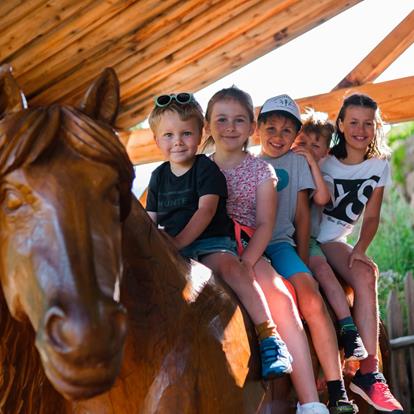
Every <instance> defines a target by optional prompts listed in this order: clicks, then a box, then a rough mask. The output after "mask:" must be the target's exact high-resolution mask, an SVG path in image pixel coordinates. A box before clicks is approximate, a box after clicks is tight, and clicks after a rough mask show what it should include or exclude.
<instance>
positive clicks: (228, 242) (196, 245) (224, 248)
mask: <svg viewBox="0 0 414 414" xmlns="http://www.w3.org/2000/svg"><path fill="white" fill-rule="evenodd" d="M180 253H181V254H182V255H183V256H184V257H187V258H188V259H194V260H200V258H201V257H202V256H206V255H208V254H212V253H230V254H232V255H233V256H237V248H236V241H235V240H233V239H231V238H230V237H225V236H223V237H208V238H206V239H199V240H195V241H193V242H192V243H191V244H189V245H188V246H186V247H184V249H181V250H180Z"/></svg>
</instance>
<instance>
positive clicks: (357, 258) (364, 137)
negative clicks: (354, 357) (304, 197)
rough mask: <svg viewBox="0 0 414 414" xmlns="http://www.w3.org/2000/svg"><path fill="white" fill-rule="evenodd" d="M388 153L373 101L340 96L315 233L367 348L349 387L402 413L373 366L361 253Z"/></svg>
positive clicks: (368, 282) (375, 219)
mask: <svg viewBox="0 0 414 414" xmlns="http://www.w3.org/2000/svg"><path fill="white" fill-rule="evenodd" d="M388 154H389V152H388V149H387V147H386V145H385V143H384V134H383V130H382V122H381V118H380V115H379V109H378V106H377V103H376V102H375V101H374V100H373V99H371V98H370V97H368V96H366V95H361V94H355V95H351V96H349V97H348V98H346V99H345V100H344V102H343V105H342V107H341V109H340V111H339V114H338V117H337V120H336V132H335V136H334V145H333V147H332V148H331V150H330V155H329V156H328V157H326V159H325V161H324V162H323V164H322V165H321V171H322V175H323V177H324V179H325V181H326V182H327V184H328V187H329V189H330V192H331V197H332V200H331V203H330V204H328V205H327V206H326V207H325V209H324V210H323V213H322V221H321V225H320V231H319V235H318V238H317V239H318V241H319V242H320V243H322V250H323V252H324V253H325V255H326V256H327V258H328V261H329V263H330V264H331V266H332V267H333V268H334V270H335V271H336V272H337V273H338V274H340V275H341V277H342V278H343V279H344V280H345V281H346V282H347V283H348V284H349V285H350V286H351V287H352V288H353V290H354V294H355V300H354V307H353V314H354V320H355V323H356V325H357V327H358V330H359V333H360V335H361V337H362V340H363V342H364V345H365V348H366V350H367V351H368V357H367V358H366V359H364V360H362V361H360V369H359V370H358V371H357V373H356V375H355V377H354V378H353V380H352V382H351V385H350V388H351V390H352V391H354V392H355V393H357V394H359V395H361V396H362V398H364V399H365V400H366V401H367V402H368V403H370V404H371V405H373V406H374V407H375V408H376V409H377V410H380V411H387V412H393V413H401V414H402V412H403V411H402V407H401V405H400V404H399V402H398V401H397V400H396V399H395V398H394V397H393V395H392V394H391V392H390V390H389V388H388V385H387V384H386V382H385V379H384V377H383V375H382V374H381V373H379V372H378V355H377V349H378V299H377V279H378V268H377V266H376V264H375V263H374V262H373V261H372V259H371V258H369V257H368V256H367V255H366V250H367V248H368V246H369V245H370V243H371V241H372V240H373V238H374V236H375V234H376V232H377V229H378V225H379V220H380V210H381V203H382V198H383V193H384V186H385V185H386V184H388V183H389V182H390V168H389V163H388V160H387V156H388ZM360 218H362V225H361V231H360V234H359V238H358V241H357V243H356V244H355V246H350V245H349V244H347V243H346V237H347V236H348V235H349V234H350V233H351V232H352V231H353V229H354V225H355V223H356V222H357V221H358V220H359V219H360Z"/></svg>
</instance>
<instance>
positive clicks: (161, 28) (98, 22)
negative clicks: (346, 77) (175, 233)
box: [0, 0, 360, 128]
mask: <svg viewBox="0 0 414 414" xmlns="http://www.w3.org/2000/svg"><path fill="white" fill-rule="evenodd" d="M359 1H360V0H317V1H309V0H209V1H206V0H185V1H183V0H159V1H156V0H139V1H137V0H135V1H134V0H129V1H128V0H111V1H109V0H106V1H103V0H77V1H73V0H25V1H23V0H7V1H1V2H0V60H1V61H2V63H6V62H8V63H11V64H12V67H13V69H14V76H15V78H16V79H17V81H18V83H19V85H20V87H21V88H22V89H23V90H24V92H25V94H26V96H27V97H28V98H29V100H30V102H31V104H45V103H50V102H59V101H64V102H66V103H76V102H77V100H78V98H79V97H80V96H81V95H82V94H83V92H84V91H85V88H86V87H87V85H89V83H90V82H91V80H92V79H93V78H94V77H96V76H97V74H98V73H99V72H100V71H101V69H102V68H104V67H106V66H112V67H114V69H115V70H116V71H117V73H118V76H119V78H120V81H121V95H122V112H121V114H120V116H119V118H118V123H119V126H120V127H123V128H128V127H131V126H133V125H135V124H137V123H138V122H139V121H141V120H143V119H145V117H146V116H147V115H148V113H149V111H150V109H151V105H152V97H153V96H154V95H155V94H158V93H160V92H164V91H166V90H178V89H183V88H184V89H185V90H189V91H196V90H198V89H201V88H203V87H204V86H206V85H208V84H209V83H212V82H213V81H215V80H217V79H219V78H220V77H222V76H224V75H225V74H227V73H230V72H232V71H234V70H235V69H237V68H239V67H241V66H243V65H245V64H247V63H249V62H251V61H252V60H254V59H256V58H257V57H259V56H262V55H264V54H265V53H267V52H269V51H271V50H273V49H275V48H276V47H278V46H280V45H282V44H284V43H286V42H288V41H289V40H291V39H293V38H295V37H296V36H298V35H300V34H302V33H304V32H306V31H307V30H310V29H311V28H313V27H315V26H317V25H318V24H320V23H322V22H324V21H326V20H327V19H329V18H331V17H333V16H335V15H336V14H338V13H340V12H342V11H343V10H345V9H347V8H349V7H351V6H353V5H354V4H356V3H358V2H359Z"/></svg>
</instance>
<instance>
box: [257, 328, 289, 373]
mask: <svg viewBox="0 0 414 414" xmlns="http://www.w3.org/2000/svg"><path fill="white" fill-rule="evenodd" d="M259 343H260V355H261V360H262V377H263V379H265V380H269V379H272V378H277V377H281V376H282V375H285V374H290V373H291V372H292V356H291V355H290V353H289V351H288V349H287V346H286V344H285V343H284V342H283V341H282V340H281V339H279V338H277V337H276V336H269V337H267V338H265V339H262V340H261V341H260V342H259Z"/></svg>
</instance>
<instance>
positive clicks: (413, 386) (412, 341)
mask: <svg viewBox="0 0 414 414" xmlns="http://www.w3.org/2000/svg"><path fill="white" fill-rule="evenodd" d="M404 314H406V315H407V318H406V320H407V322H406V323H404ZM387 329H388V334H389V337H390V345H391V350H392V352H391V385H392V390H393V393H394V395H395V397H396V398H397V399H398V400H399V401H400V402H401V404H402V405H403V407H404V412H406V413H411V404H412V396H414V280H413V275H412V273H410V272H409V273H407V275H406V276H405V280H404V298H403V306H401V302H400V300H399V298H398V294H397V292H396V291H395V290H393V291H391V292H390V294H389V297H388V303H387ZM410 381H411V383H410Z"/></svg>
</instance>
